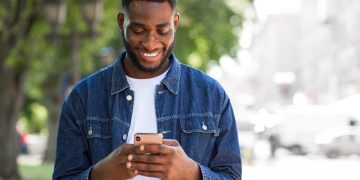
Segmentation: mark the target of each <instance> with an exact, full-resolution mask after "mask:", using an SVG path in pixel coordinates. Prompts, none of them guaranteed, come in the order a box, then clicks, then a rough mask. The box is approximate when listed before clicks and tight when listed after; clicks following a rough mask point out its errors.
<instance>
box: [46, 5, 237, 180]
mask: <svg viewBox="0 0 360 180" xmlns="http://www.w3.org/2000/svg"><path fill="white" fill-rule="evenodd" d="M122 6H123V12H121V13H119V15H118V24H119V27H120V29H121V30H122V34H123V41H124V44H125V49H126V51H125V52H123V53H122V54H121V55H120V56H119V57H118V59H117V60H116V62H115V63H114V64H113V65H111V66H109V67H107V68H104V69H102V70H100V71H99V72H96V73H95V74H93V75H91V76H89V77H88V78H86V79H84V80H83V81H81V82H80V83H79V84H78V85H77V86H76V87H75V88H74V90H73V91H72V92H71V94H70V95H69V97H68V99H67V100H66V101H65V102H64V105H63V108H62V113H61V117H60V124H59V131H58V140H57V154H56V162H55V170H54V174H53V179H67V178H68V179H131V178H133V179H152V178H156V179H171V180H173V179H187V180H188V179H189V180H191V179H241V158H240V150H239V144H238V139H237V131H236V124H235V120H234V115H233V112H232V108H231V104H230V101H229V99H228V97H227V95H226V94H225V92H224V90H223V89H222V88H221V86H220V85H219V84H218V83H217V82H216V81H215V80H213V79H211V78H209V77H208V76H207V75H205V74H204V73H202V72H200V71H197V70H195V69H193V68H191V67H188V66H185V65H183V64H181V63H180V62H179V61H178V60H177V59H176V58H175V56H174V55H173V54H172V50H173V47H174V43H175V32H176V28H177V27H178V25H179V14H178V13H176V10H175V9H176V0H122ZM137 132H139V133H143V132H147V133H162V134H163V136H164V140H163V143H162V144H161V145H142V146H134V145H133V141H134V140H133V136H134V134H135V133H137Z"/></svg>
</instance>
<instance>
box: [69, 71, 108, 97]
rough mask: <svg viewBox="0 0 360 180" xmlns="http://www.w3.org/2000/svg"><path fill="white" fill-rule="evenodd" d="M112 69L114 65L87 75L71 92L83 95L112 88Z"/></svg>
mask: <svg viewBox="0 0 360 180" xmlns="http://www.w3.org/2000/svg"><path fill="white" fill-rule="evenodd" d="M112 69H113V65H110V66H107V67H104V68H102V69H100V70H98V71H96V72H94V73H91V74H89V75H87V76H86V77H85V78H84V79H82V80H81V81H80V82H79V83H77V84H76V85H75V86H74V88H73V90H72V92H71V94H74V93H75V94H78V95H80V96H81V97H83V96H86V95H88V94H91V93H94V92H95V91H102V90H107V89H110V86H111V77H112ZM71 94H70V96H71Z"/></svg>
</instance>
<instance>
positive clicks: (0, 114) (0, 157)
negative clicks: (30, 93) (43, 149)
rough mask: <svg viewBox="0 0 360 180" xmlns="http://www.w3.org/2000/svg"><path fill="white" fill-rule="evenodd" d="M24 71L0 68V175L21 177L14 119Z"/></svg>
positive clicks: (22, 92)
mask: <svg viewBox="0 0 360 180" xmlns="http://www.w3.org/2000/svg"><path fill="white" fill-rule="evenodd" d="M25 74H26V73H25V72H15V71H14V70H12V69H10V68H6V66H3V68H2V69H0V82H1V83H0V87H1V89H0V144H1V146H0V164H2V167H1V168H0V177H1V178H3V179H21V177H20V174H19V172H18V166H17V160H16V159H17V156H18V154H19V152H20V151H19V144H20V139H19V135H18V134H17V132H16V121H17V119H18V114H19V111H20V108H21V106H22V102H23V98H24V83H25Z"/></svg>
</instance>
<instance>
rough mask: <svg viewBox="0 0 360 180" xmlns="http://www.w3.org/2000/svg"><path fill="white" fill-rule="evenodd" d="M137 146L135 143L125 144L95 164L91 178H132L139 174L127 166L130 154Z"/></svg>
mask: <svg viewBox="0 0 360 180" xmlns="http://www.w3.org/2000/svg"><path fill="white" fill-rule="evenodd" d="M134 151H135V146H134V145H133V144H123V145H121V146H120V147H118V148H117V149H115V150H114V151H113V152H112V153H110V154H109V155H108V156H106V157H105V158H104V159H102V160H101V161H99V162H98V163H97V164H95V165H94V167H93V169H92V170H91V172H90V179H92V180H97V179H117V180H118V179H121V180H122V179H124V180H125V179H130V178H133V177H134V176H136V175H137V171H133V170H131V169H129V168H127V167H126V163H127V162H128V156H129V154H133V152H134Z"/></svg>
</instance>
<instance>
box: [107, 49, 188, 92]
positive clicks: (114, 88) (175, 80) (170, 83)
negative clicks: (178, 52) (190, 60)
mask: <svg viewBox="0 0 360 180" xmlns="http://www.w3.org/2000/svg"><path fill="white" fill-rule="evenodd" d="M125 54H126V52H125V51H124V52H122V53H120V55H119V56H118V58H117V59H116V61H115V63H114V64H113V65H112V79H111V95H114V94H117V93H119V92H122V91H124V90H125V89H127V88H129V87H130V85H129V83H128V82H127V80H126V76H125V72H124V68H123V66H122V63H121V62H122V60H123V59H124V57H125ZM169 58H170V61H171V66H170V69H169V71H168V73H167V74H166V76H165V78H164V79H163V80H162V81H161V83H162V84H164V85H165V86H166V87H167V88H168V89H169V91H170V92H172V93H174V94H178V92H179V87H180V75H181V64H180V62H179V60H177V59H176V57H175V56H174V54H173V53H171V54H170V57H169Z"/></svg>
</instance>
